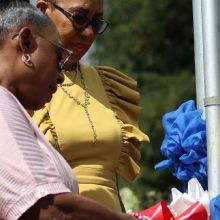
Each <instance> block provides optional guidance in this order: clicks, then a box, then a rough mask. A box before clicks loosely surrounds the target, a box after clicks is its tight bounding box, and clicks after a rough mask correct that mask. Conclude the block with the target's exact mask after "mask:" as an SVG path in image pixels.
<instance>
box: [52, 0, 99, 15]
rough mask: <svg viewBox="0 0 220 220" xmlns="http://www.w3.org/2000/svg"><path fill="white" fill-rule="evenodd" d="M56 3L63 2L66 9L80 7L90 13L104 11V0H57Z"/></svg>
mask: <svg viewBox="0 0 220 220" xmlns="http://www.w3.org/2000/svg"><path fill="white" fill-rule="evenodd" d="M56 3H57V4H61V5H62V6H64V7H65V8H66V9H71V8H76V7H79V8H82V9H85V10H87V11H88V12H90V13H94V14H102V13H103V0H57V1H56Z"/></svg>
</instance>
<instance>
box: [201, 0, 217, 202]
mask: <svg viewBox="0 0 220 220" xmlns="http://www.w3.org/2000/svg"><path fill="white" fill-rule="evenodd" d="M202 21H203V42H204V44H203V49H204V70H205V100H204V102H205V111H206V132H207V148H208V149H207V150H208V152H207V153H208V184H209V194H210V197H211V198H213V197H215V196H216V195H218V194H219V193H220V62H219V58H220V32H219V31H220V30H219V29H220V26H219V0H202Z"/></svg>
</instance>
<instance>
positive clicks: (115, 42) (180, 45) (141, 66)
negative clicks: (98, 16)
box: [91, 0, 195, 208]
mask: <svg viewBox="0 0 220 220" xmlns="http://www.w3.org/2000/svg"><path fill="white" fill-rule="evenodd" d="M105 18H106V19H107V20H109V21H110V23H111V26H110V29H109V30H108V31H107V32H106V33H105V34H104V35H102V36H99V37H98V38H97V43H96V46H95V50H94V51H93V53H92V55H91V60H92V61H93V62H95V63H98V64H101V65H110V66H112V67H115V68H118V69H120V70H121V71H124V72H125V73H127V74H129V75H131V76H132V77H134V78H135V79H136V80H137V81H138V90H139V91H140V93H141V97H142V98H141V106H142V115H141V119H140V127H141V129H142V130H143V131H144V132H145V133H147V134H148V135H149V137H150V139H151V142H150V144H145V145H143V146H142V159H141V169H142V171H141V176H140V177H139V178H138V179H137V181H136V182H135V184H133V185H129V184H127V183H125V182H123V181H122V182H121V183H120V186H121V187H125V186H128V187H130V189H132V190H133V191H134V192H135V194H136V195H137V196H138V198H139V200H140V204H141V206H140V208H146V207H148V206H149V205H152V204H154V203H155V202H156V201H158V200H160V199H165V200H169V195H170V188H171V187H177V186H179V187H181V184H180V183H179V182H177V180H176V179H175V178H174V177H172V175H171V173H170V172H168V171H166V172H165V171H160V172H158V171H155V170H154V165H155V164H156V163H157V162H159V161H161V160H162V159H163V158H162V156H161V154H160V145H161V142H162V140H163V135H164V134H163V129H162V124H161V118H162V116H163V114H164V113H166V112H169V111H171V110H174V109H176V108H177V107H178V106H179V105H180V104H181V103H182V102H184V101H186V100H188V99H195V81H194V52H193V20H192V2H191V0H184V1H183V0H109V1H106V16H105Z"/></svg>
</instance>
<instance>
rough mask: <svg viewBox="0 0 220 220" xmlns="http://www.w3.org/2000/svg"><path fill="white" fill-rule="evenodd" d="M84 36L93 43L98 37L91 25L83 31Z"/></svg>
mask: <svg viewBox="0 0 220 220" xmlns="http://www.w3.org/2000/svg"><path fill="white" fill-rule="evenodd" d="M82 34H83V35H84V36H86V37H87V39H89V40H91V41H94V40H95V38H96V35H95V34H94V31H93V29H92V26H91V25H89V26H88V27H86V28H84V30H83V31H82Z"/></svg>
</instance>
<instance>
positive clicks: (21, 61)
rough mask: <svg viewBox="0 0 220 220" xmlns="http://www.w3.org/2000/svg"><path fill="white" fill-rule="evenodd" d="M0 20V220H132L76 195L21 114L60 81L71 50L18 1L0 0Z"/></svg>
mask: <svg viewBox="0 0 220 220" xmlns="http://www.w3.org/2000/svg"><path fill="white" fill-rule="evenodd" d="M0 21H1V22H0V62H1V68H0V100H1V101H0V164H1V166H0V183H1V187H0V219H2V220H17V219H20V220H27V219H28V220H49V219H51V220H52V219H59V220H62V219H70V220H87V219H91V220H92V219H93V220H100V219H106V220H113V219H115V220H125V219H132V217H130V216H127V215H124V214H120V213H113V212H112V211H110V210H109V209H107V208H105V207H103V206H102V205H99V204H98V203H97V202H94V201H92V200H89V199H87V198H83V197H82V196H78V195H77V194H76V192H77V191H78V186H77V182H76V178H75V176H74V175H73V173H72V170H71V168H70V167H69V165H68V164H67V163H66V162H65V160H64V159H63V158H62V156H61V155H60V154H59V153H58V152H57V151H56V150H54V148H53V147H52V146H51V145H50V144H49V142H47V141H46V139H45V138H44V135H43V134H42V133H41V132H40V131H39V129H38V128H37V126H36V125H35V124H34V123H33V121H32V119H31V118H30V116H29V115H28V114H27V112H26V110H25V108H31V109H35V110H36V109H39V108H41V107H42V106H43V105H44V104H45V103H46V102H48V101H50V99H51V97H52V94H53V93H54V92H55V91H56V88H57V83H61V82H63V76H62V75H61V74H60V70H62V68H63V66H64V65H65V63H66V61H67V60H68V58H69V57H70V56H71V55H72V52H71V51H69V50H67V49H65V48H63V47H62V46H61V44H60V39H59V35H58V33H57V30H56V28H55V26H54V25H53V24H52V22H51V21H50V20H49V18H47V17H46V16H45V15H44V14H43V13H42V12H40V11H38V10H36V9H35V8H34V7H33V6H31V5H29V4H28V3H25V2H21V1H10V0H5V1H0ZM61 53H62V54H65V55H66V56H65V57H64V58H63V59H61Z"/></svg>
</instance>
